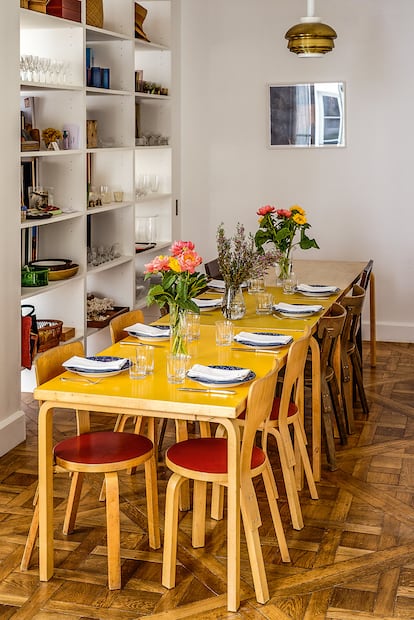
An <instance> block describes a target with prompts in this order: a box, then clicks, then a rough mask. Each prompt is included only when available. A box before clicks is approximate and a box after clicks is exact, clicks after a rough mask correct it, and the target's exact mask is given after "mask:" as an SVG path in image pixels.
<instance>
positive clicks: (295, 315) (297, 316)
mask: <svg viewBox="0 0 414 620" xmlns="http://www.w3.org/2000/svg"><path fill="white" fill-rule="evenodd" d="M273 312H274V313H275V314H278V315H280V316H282V317H283V318H284V319H305V318H306V317H308V316H313V315H314V314H318V313H319V312H321V310H312V311H311V312H284V311H283V310H275V309H273Z"/></svg>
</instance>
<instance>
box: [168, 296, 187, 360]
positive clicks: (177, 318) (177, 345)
mask: <svg viewBox="0 0 414 620" xmlns="http://www.w3.org/2000/svg"><path fill="white" fill-rule="evenodd" d="M185 315H186V311H185V310H184V309H183V308H180V306H177V305H175V304H173V305H170V330H171V331H170V349H171V353H172V354H173V355H187V338H186V326H185V322H186V317H185Z"/></svg>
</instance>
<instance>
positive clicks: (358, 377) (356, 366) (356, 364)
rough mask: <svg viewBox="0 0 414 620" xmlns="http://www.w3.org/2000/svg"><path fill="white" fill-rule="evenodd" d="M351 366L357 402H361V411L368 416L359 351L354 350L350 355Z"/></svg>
mask: <svg viewBox="0 0 414 620" xmlns="http://www.w3.org/2000/svg"><path fill="white" fill-rule="evenodd" d="M352 366H353V370H354V375H355V381H356V384H357V387H358V394H359V400H360V401H361V405H362V409H363V411H364V413H365V415H368V414H369V406H368V401H367V397H366V394H365V388H364V382H363V378H362V362H361V358H360V355H359V351H358V350H357V349H356V350H355V352H354V353H353V354H352Z"/></svg>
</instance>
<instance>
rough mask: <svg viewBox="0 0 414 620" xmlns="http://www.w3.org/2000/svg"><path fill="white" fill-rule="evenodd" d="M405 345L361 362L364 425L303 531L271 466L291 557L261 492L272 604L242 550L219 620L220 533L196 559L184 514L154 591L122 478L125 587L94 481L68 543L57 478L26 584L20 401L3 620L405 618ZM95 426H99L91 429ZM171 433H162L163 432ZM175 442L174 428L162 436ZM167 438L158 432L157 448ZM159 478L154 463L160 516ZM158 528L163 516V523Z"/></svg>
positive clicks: (32, 415) (0, 575) (408, 560)
mask: <svg viewBox="0 0 414 620" xmlns="http://www.w3.org/2000/svg"><path fill="white" fill-rule="evenodd" d="M413 369H414V344H388V343H387V344H385V343H379V344H378V362H377V367H376V369H371V368H370V367H369V365H368V364H367V363H365V369H364V380H365V385H366V391H367V396H368V400H369V403H370V407H371V410H370V414H369V417H368V418H366V417H365V416H364V415H363V414H362V411H361V410H360V409H359V408H357V409H356V420H357V430H356V432H355V434H354V435H352V436H351V437H349V442H348V445H347V446H345V447H338V465H339V467H338V469H337V471H335V472H330V471H328V469H327V468H326V466H324V468H323V476H322V481H321V482H320V483H319V484H318V489H319V494H320V499H319V500H318V501H313V500H311V499H310V498H309V494H308V492H307V491H306V490H304V491H303V492H302V494H301V502H302V506H303V512H304V520H305V527H304V529H303V530H302V531H300V532H297V531H294V530H293V529H292V528H291V525H290V521H289V513H288V508H287V503H286V496H285V494H284V489H283V484H282V481H281V476H280V471H279V469H278V464H277V455H276V452H272V451H271V453H270V458H271V460H272V463H274V466H275V471H276V474H277V480H278V484H279V492H280V496H281V497H280V509H281V513H282V518H283V521H284V524H285V528H286V532H287V541H288V545H289V548H290V552H291V558H292V562H291V564H282V562H281V561H280V557H279V553H278V548H277V544H276V542H275V538H274V535H273V533H272V527H271V520H270V518H269V515H268V514H267V512H266V500H265V495H264V492H263V489H262V487H261V486H260V484H258V487H257V489H258V495H259V500H260V505H261V508H262V510H261V512H262V518H263V526H262V528H261V541H262V545H263V552H264V555H265V559H266V570H267V575H268V581H269V590H270V593H271V600H270V601H269V602H268V603H267V604H266V605H264V606H262V605H260V604H258V603H257V602H256V599H255V597H254V591H253V587H252V580H251V575H250V570H249V563H248V559H247V553H246V548H245V544H244V540H242V604H241V607H240V610H239V612H238V613H228V612H227V611H226V585H225V580H226V564H225V549H226V546H225V534H226V527H225V522H224V521H223V522H214V521H212V520H208V522H207V539H206V547H205V548H202V549H193V548H192V547H191V544H190V534H191V532H190V524H191V513H190V514H186V513H183V514H181V522H180V531H179V551H178V562H179V566H178V570H177V587H176V588H175V589H174V590H170V591H168V590H166V589H165V588H163V587H162V586H161V585H160V583H161V552H159V551H157V552H154V551H150V550H149V547H148V539H147V535H146V517H145V497H144V492H143V484H142V477H141V476H140V475H139V472H138V474H137V475H135V476H128V475H122V480H121V512H122V538H121V546H122V575H123V588H122V590H121V591H119V592H113V591H112V592H110V591H109V590H107V588H106V556H105V553H106V547H105V544H106V542H105V529H106V528H105V513H104V506H103V505H102V504H101V503H100V502H99V501H98V495H99V491H100V486H101V481H100V479H98V478H97V477H91V478H88V479H87V481H86V483H85V485H84V493H83V499H82V501H81V507H80V511H79V516H78V520H77V528H76V531H75V533H74V534H72V535H70V536H68V537H65V536H63V534H62V533H61V529H60V526H61V519H62V518H63V514H64V509H65V498H66V494H67V491H68V479H67V477H66V476H64V475H59V476H55V509H56V527H55V547H56V556H55V557H56V566H57V569H56V572H55V576H54V578H53V579H52V580H51V581H50V582H48V583H39V581H38V570H37V551H36V553H35V554H34V558H33V562H32V565H31V567H30V569H29V570H28V571H27V572H24V573H22V572H20V569H19V564H20V559H21V555H22V551H23V546H24V543H25V539H26V534H27V530H28V527H29V523H30V520H31V516H32V499H33V493H34V491H35V488H36V481H37V473H36V469H37V463H36V451H37V438H36V433H37V426H36V419H37V404H36V403H34V402H33V401H32V399H31V396H30V395H24V398H23V403H22V406H23V407H24V410H25V411H26V414H27V440H26V441H25V442H24V443H23V444H21V445H19V446H18V447H17V448H15V449H14V450H12V451H11V452H9V453H8V454H6V455H5V456H3V457H2V458H1V459H0V618H1V619H8V618H13V619H19V620H26V619H27V620H29V619H30V620H32V619H34V620H55V619H58V618H59V619H62V618H63V619H66V620H91V619H100V620H107V619H111V620H118V619H121V618H122V620H127V619H135V618H142V617H148V618H152V619H164V618H168V619H171V620H176V619H181V618H190V619H191V618H200V619H203V620H213V619H214V620H216V619H217V618H220V619H228V620H230V619H235V618H242V619H245V620H252V619H255V620H256V619H257V620H258V619H268V620H322V619H323V618H327V619H329V620H368V619H376V620H379V619H381V620H390V619H391V618H400V619H401V618H404V619H407V618H410V619H414V402H413V396H414V372H413ZM93 424H94V426H95V427H102V428H105V427H106V424H107V420H105V419H104V418H101V419H100V418H99V417H95V418H93ZM74 428H75V427H74V417H73V416H72V415H69V416H68V414H65V413H64V412H60V413H59V422H58V424H57V430H56V434H55V435H56V439H57V440H58V439H60V438H61V437H64V436H65V435H67V434H69V433H73V432H74ZM169 428H170V427H169ZM171 430H172V429H171ZM172 439H173V438H172V435H171V434H169V435H168V434H167V437H166V444H168V442H169V441H171V440H172ZM167 476H168V474H167V471H166V469H165V467H164V465H163V463H162V460H161V461H160V465H159V489H160V506H161V511H162V507H163V500H164V493H165V485H166V480H167ZM161 517H163V514H162V515H161Z"/></svg>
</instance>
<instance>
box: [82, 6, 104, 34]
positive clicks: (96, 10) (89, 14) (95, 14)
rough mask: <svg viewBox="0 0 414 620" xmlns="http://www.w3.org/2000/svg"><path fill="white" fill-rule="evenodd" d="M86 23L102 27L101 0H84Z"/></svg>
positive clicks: (102, 12)
mask: <svg viewBox="0 0 414 620" xmlns="http://www.w3.org/2000/svg"><path fill="white" fill-rule="evenodd" d="M86 23H87V24H88V26H95V27H96V28H103V24H104V11H103V1H102V0H86Z"/></svg>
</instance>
